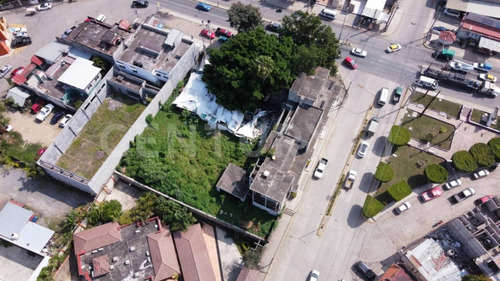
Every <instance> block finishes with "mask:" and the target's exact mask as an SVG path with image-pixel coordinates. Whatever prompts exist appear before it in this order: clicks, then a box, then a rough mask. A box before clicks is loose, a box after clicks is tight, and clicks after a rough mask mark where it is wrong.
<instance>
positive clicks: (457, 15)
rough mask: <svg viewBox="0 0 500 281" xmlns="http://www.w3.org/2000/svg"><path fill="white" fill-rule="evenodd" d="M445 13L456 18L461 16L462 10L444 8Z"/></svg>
mask: <svg viewBox="0 0 500 281" xmlns="http://www.w3.org/2000/svg"><path fill="white" fill-rule="evenodd" d="M443 14H445V15H447V16H450V17H454V18H459V17H460V12H459V11H456V10H452V9H444V11H443Z"/></svg>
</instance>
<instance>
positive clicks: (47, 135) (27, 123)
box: [5, 111, 62, 146]
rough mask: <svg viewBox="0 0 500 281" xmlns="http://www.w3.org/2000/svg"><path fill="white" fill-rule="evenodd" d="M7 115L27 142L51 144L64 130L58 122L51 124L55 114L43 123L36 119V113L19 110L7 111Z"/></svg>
mask: <svg viewBox="0 0 500 281" xmlns="http://www.w3.org/2000/svg"><path fill="white" fill-rule="evenodd" d="M5 115H6V116H7V117H8V118H10V122H9V124H10V125H12V126H13V127H14V129H13V130H14V131H17V132H19V133H21V135H22V136H23V139H24V141H26V142H30V143H41V144H42V145H43V146H49V144H50V143H51V142H52V141H54V139H55V138H56V137H57V135H58V134H59V132H60V131H61V130H62V129H61V128H59V126H58V125H57V124H55V125H50V124H49V121H50V119H51V118H52V115H53V114H51V115H49V117H47V119H46V120H45V121H44V122H41V123H38V122H37V121H35V115H32V114H30V113H28V112H26V113H22V114H21V113H20V112H19V111H15V112H6V113H5Z"/></svg>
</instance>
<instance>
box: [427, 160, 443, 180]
mask: <svg viewBox="0 0 500 281" xmlns="http://www.w3.org/2000/svg"><path fill="white" fill-rule="evenodd" d="M425 176H426V177H427V179H429V181H430V182H433V183H444V182H446V180H447V179H448V171H447V170H446V169H445V168H444V167H443V166H441V165H438V164H430V165H427V166H426V167H425Z"/></svg>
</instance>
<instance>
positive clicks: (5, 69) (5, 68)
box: [0, 64, 12, 78]
mask: <svg viewBox="0 0 500 281" xmlns="http://www.w3.org/2000/svg"><path fill="white" fill-rule="evenodd" d="M11 69H12V66H10V65H8V64H6V65H4V66H3V67H2V69H0V78H2V77H4V76H5V74H7V73H9V71H10V70H11Z"/></svg>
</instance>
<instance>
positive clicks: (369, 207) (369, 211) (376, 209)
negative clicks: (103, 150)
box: [363, 195, 384, 218]
mask: <svg viewBox="0 0 500 281" xmlns="http://www.w3.org/2000/svg"><path fill="white" fill-rule="evenodd" d="M383 209H384V204H382V202H380V201H378V200H377V199H375V197H373V196H371V195H368V196H366V200H365V204H364V205H363V215H364V216H365V217H367V218H373V217H374V216H376V215H377V214H378V213H380V212H381V211H382V210H383Z"/></svg>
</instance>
